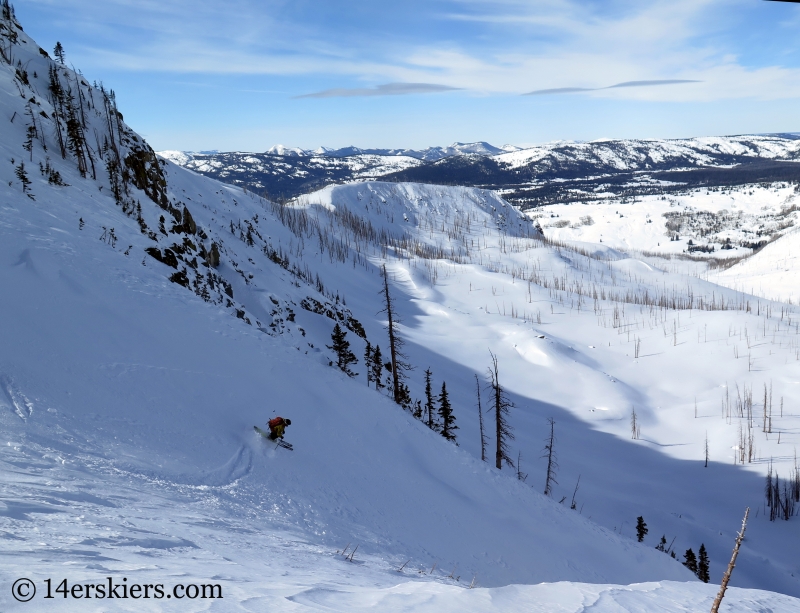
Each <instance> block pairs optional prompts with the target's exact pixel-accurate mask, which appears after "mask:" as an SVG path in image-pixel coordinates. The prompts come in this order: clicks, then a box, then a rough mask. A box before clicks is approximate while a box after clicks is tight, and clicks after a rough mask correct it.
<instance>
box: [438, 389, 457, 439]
mask: <svg viewBox="0 0 800 613" xmlns="http://www.w3.org/2000/svg"><path fill="white" fill-rule="evenodd" d="M439 417H441V418H442V421H441V425H442V436H443V437H445V438H446V439H447V440H448V441H453V442H454V443H455V442H456V435H455V433H454V432H453V431H454V430H458V426H457V425H456V416H455V415H453V407H452V406H451V405H450V397H449V396H448V395H447V384H446V383H444V382H442V393H441V394H439ZM456 444H458V443H456Z"/></svg>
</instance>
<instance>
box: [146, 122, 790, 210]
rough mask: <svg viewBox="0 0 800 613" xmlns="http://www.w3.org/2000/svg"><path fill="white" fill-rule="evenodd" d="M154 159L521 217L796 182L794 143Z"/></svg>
mask: <svg viewBox="0 0 800 613" xmlns="http://www.w3.org/2000/svg"><path fill="white" fill-rule="evenodd" d="M160 155H161V156H162V157H165V158H167V159H169V160H171V161H173V162H175V163H176V164H179V165H181V166H184V167H186V168H189V169H191V170H194V171H196V172H199V173H201V174H204V175H207V176H210V177H213V178H215V179H219V180H221V181H225V182H227V183H231V184H234V185H239V186H243V187H246V188H248V189H250V190H253V191H257V192H259V193H266V194H267V195H268V196H270V197H272V198H293V197H295V196H297V195H300V194H303V193H307V192H309V191H313V190H315V189H319V188H320V187H322V186H325V185H329V184H335V183H347V182H351V181H367V180H374V179H378V178H380V179H382V180H389V181H408V182H418V183H436V184H445V185H464V186H471V187H480V188H488V189H494V190H498V191H500V192H501V193H502V194H503V196H504V197H505V198H506V199H508V200H509V201H511V202H514V203H515V204H518V205H520V206H522V207H523V208H529V207H535V206H539V205H542V204H550V203H554V202H564V201H575V200H596V199H598V198H604V197H608V196H609V195H614V196H636V195H643V194H652V193H660V192H672V191H679V190H685V189H687V188H692V187H702V186H712V185H713V186H720V185H741V184H747V183H759V182H772V181H800V164H797V162H798V161H800V135H797V134H774V135H744V136H725V137H705V138H689V139H672V140H597V141H591V142H583V143H581V142H564V141H560V142H554V143H548V144H545V145H538V146H535V147H527V148H522V147H516V146H513V145H504V146H503V147H495V146H494V145H490V144H489V143H486V142H476V143H454V144H452V145H450V146H449V147H428V148H427V149H422V150H411V149H360V148H358V147H344V148H341V149H329V148H326V147H319V148H318V149H315V150H313V151H310V150H305V149H298V148H288V147H284V146H283V145H276V146H274V147H271V148H270V149H268V150H267V151H265V152H264V153H244V152H229V153H224V152H198V153H195V152H182V151H162V152H160Z"/></svg>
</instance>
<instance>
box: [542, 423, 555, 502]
mask: <svg viewBox="0 0 800 613" xmlns="http://www.w3.org/2000/svg"><path fill="white" fill-rule="evenodd" d="M547 423H549V424H550V436H548V437H547V438H546V439H545V445H544V455H542V457H543V458H547V477H546V478H545V482H544V495H545V496H551V495H552V494H553V484H556V485H558V481H556V470H557V469H558V461H557V459H556V449H555V444H556V422H555V421H553V418H552V417H548V418H547Z"/></svg>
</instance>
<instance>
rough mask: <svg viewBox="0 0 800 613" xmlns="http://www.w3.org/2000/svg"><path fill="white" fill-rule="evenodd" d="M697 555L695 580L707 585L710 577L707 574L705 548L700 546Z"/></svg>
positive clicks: (707, 565) (707, 564) (706, 553)
mask: <svg viewBox="0 0 800 613" xmlns="http://www.w3.org/2000/svg"><path fill="white" fill-rule="evenodd" d="M697 554H698V560H697V578H698V579H700V581H702V582H703V583H708V582H709V580H710V579H711V577H710V576H709V574H708V569H709V563H708V552H707V551H706V546H705V545H704V544H702V543H701V544H700V551H698V552H697Z"/></svg>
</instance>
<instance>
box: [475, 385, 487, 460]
mask: <svg viewBox="0 0 800 613" xmlns="http://www.w3.org/2000/svg"><path fill="white" fill-rule="evenodd" d="M475 388H476V390H477V392H478V425H479V426H480V428H481V462H485V461H486V434H485V432H484V430H483V409H482V408H481V382H480V380H479V379H478V375H475Z"/></svg>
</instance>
